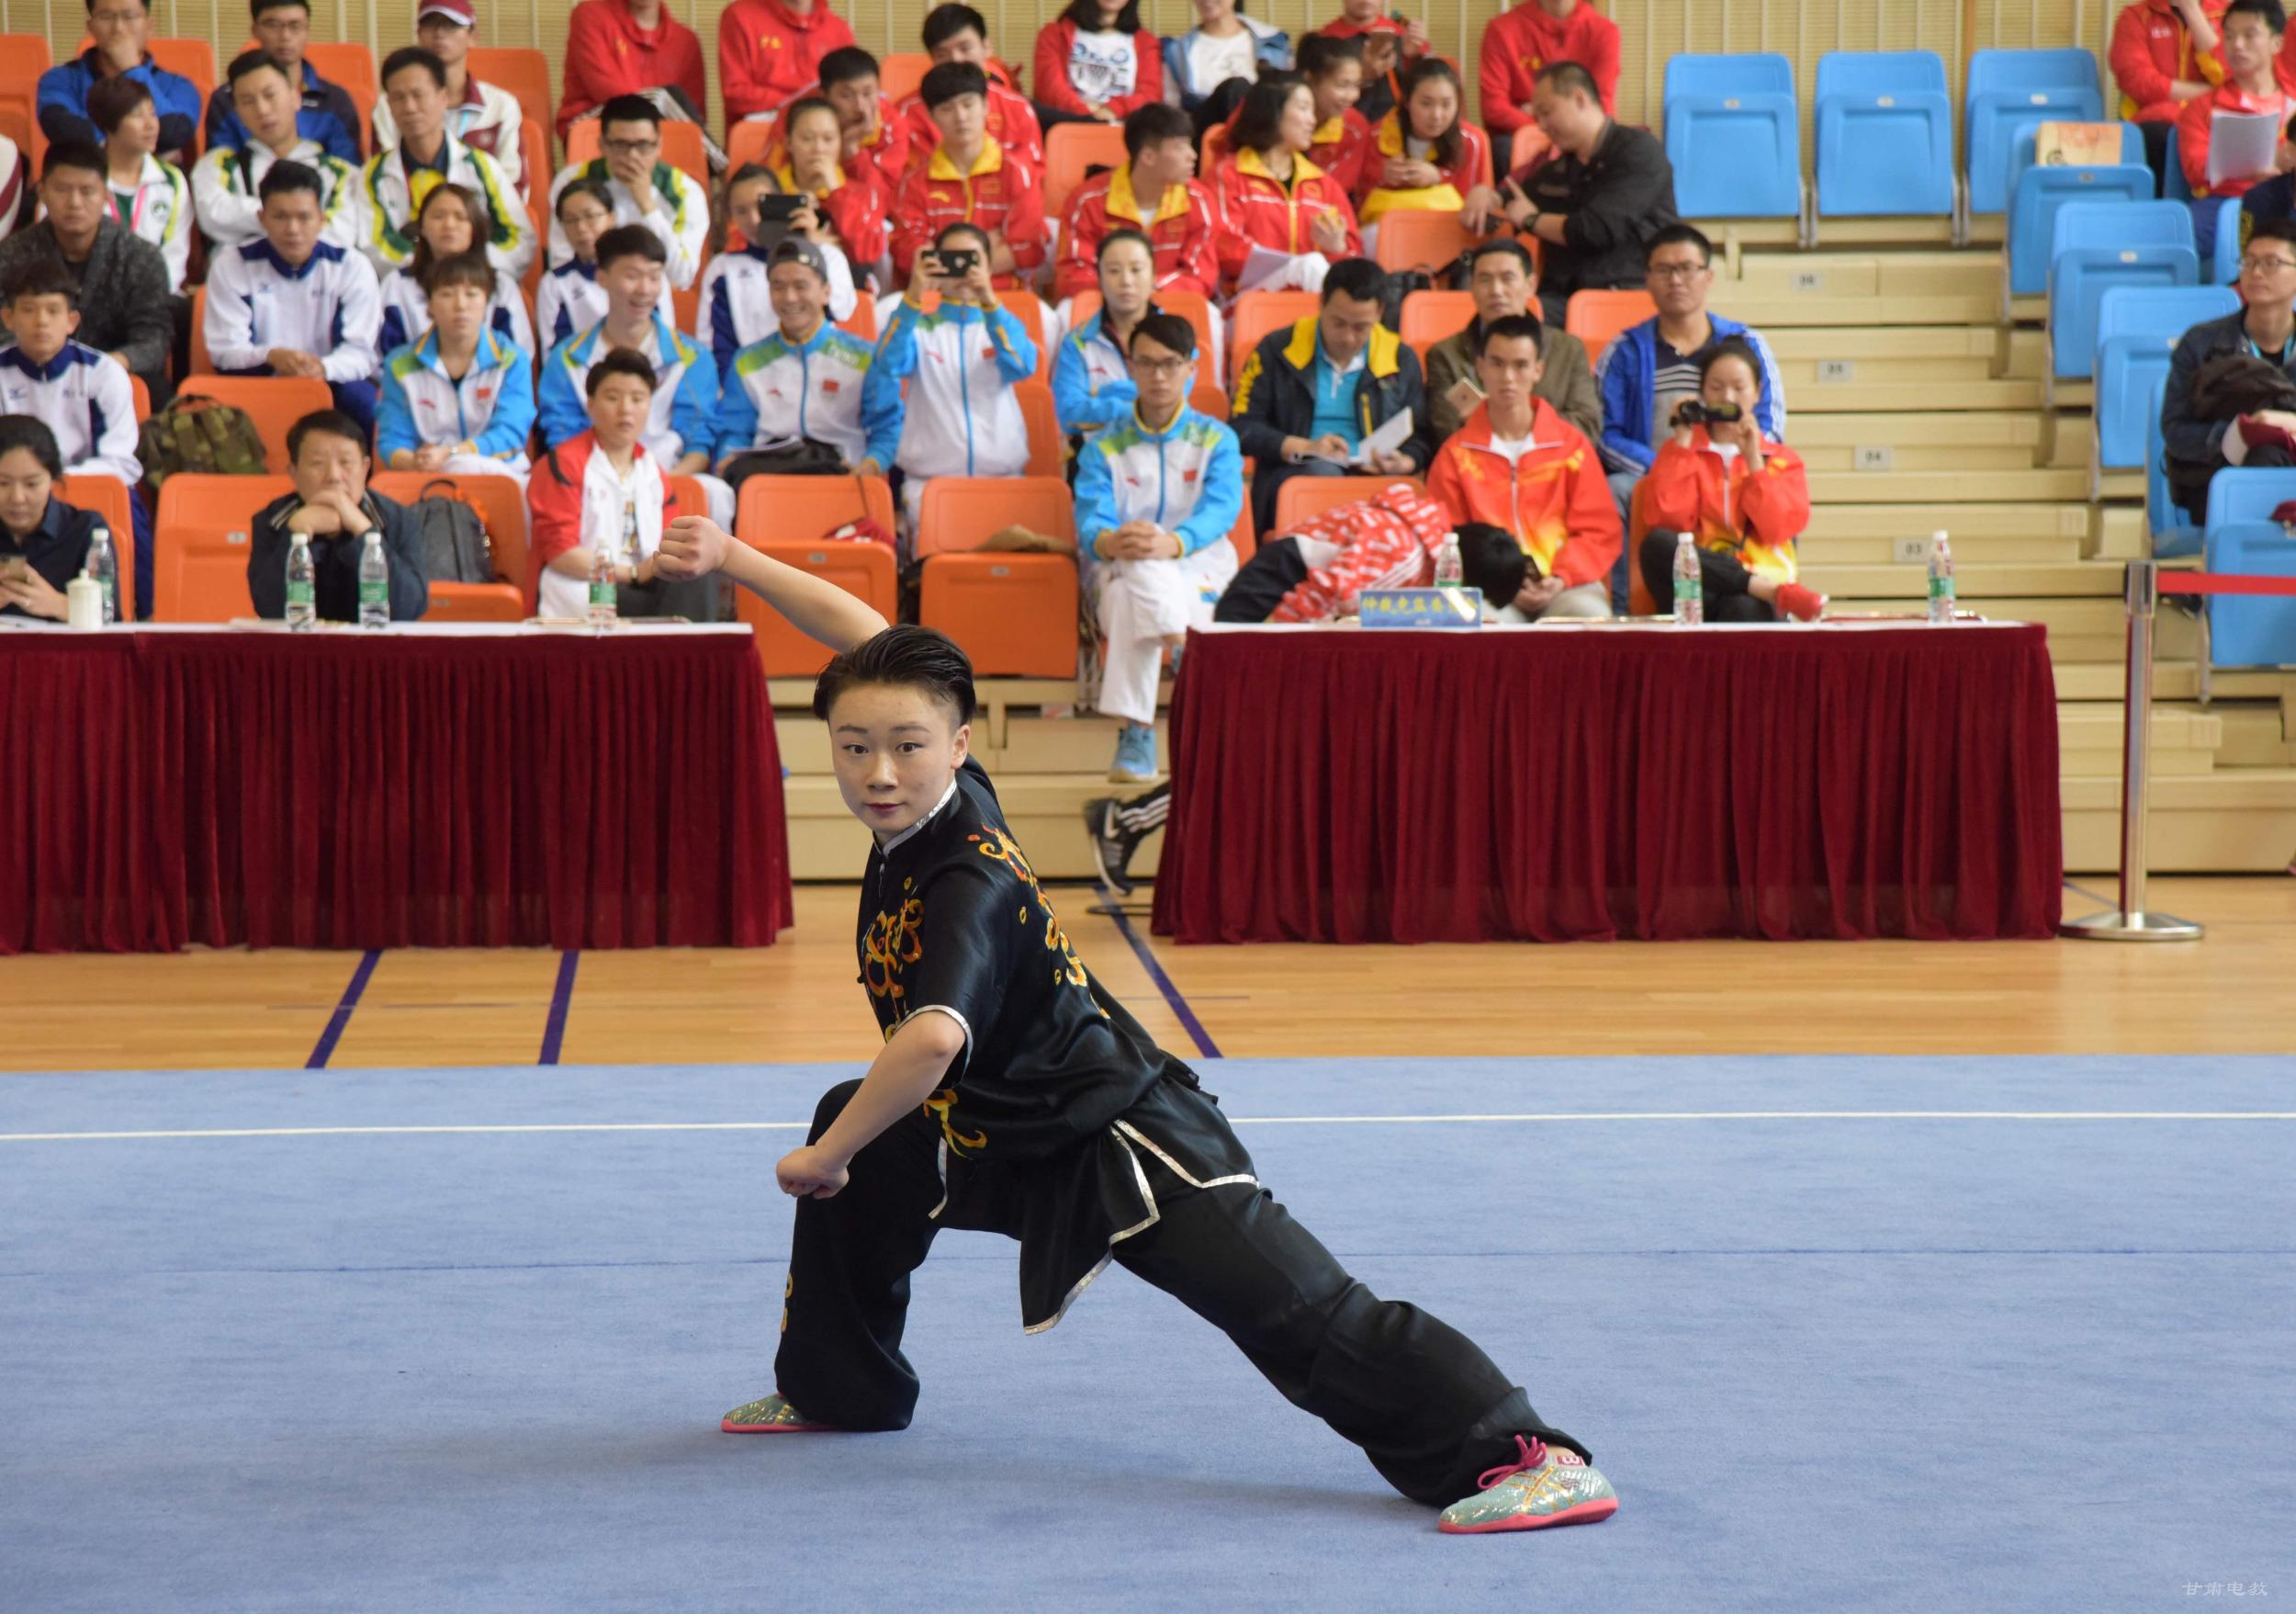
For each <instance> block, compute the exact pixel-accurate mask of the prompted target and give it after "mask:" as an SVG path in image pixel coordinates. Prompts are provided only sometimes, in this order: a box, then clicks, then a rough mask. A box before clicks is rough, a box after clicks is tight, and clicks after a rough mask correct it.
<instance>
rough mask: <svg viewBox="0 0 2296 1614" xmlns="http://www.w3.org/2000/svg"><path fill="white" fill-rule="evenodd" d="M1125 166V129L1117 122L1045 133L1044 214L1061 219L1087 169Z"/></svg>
mask: <svg viewBox="0 0 2296 1614" xmlns="http://www.w3.org/2000/svg"><path fill="white" fill-rule="evenodd" d="M1123 165H1124V130H1122V128H1121V127H1120V126H1119V125H1117V124H1113V123H1061V124H1055V125H1054V126H1053V127H1052V128H1051V129H1048V130H1045V131H1044V215H1045V217H1046V218H1048V219H1059V218H1061V217H1063V216H1064V214H1066V213H1067V211H1068V198H1070V197H1072V196H1074V195H1075V194H1076V187H1077V186H1081V185H1082V184H1084V182H1085V179H1086V170H1088V169H1092V168H1121V167H1122V166H1123Z"/></svg>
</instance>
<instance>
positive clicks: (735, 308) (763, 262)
mask: <svg viewBox="0 0 2296 1614" xmlns="http://www.w3.org/2000/svg"><path fill="white" fill-rule="evenodd" d="M781 188H782V186H781V181H779V180H778V179H775V178H774V177H773V172H772V170H771V169H770V168H765V167H761V166H760V165H759V164H755V163H747V164H743V165H742V166H741V167H739V168H737V169H736V170H735V171H734V176H733V177H732V178H731V179H729V180H727V181H726V217H727V220H728V221H729V222H730V223H731V224H732V226H733V228H734V229H736V230H738V231H740V232H741V239H742V244H741V245H740V246H738V247H735V248H731V249H729V250H727V251H726V252H722V253H720V254H717V255H716V256H715V257H714V258H712V259H711V260H710V261H709V265H708V266H707V267H705V268H704V269H703V271H702V278H701V281H700V283H699V284H700V289H701V305H702V317H701V321H700V324H701V329H700V330H698V331H696V332H695V333H694V334H695V335H696V336H699V337H702V338H703V339H704V341H705V342H706V344H707V345H708V347H709V349H710V351H711V352H712V353H714V354H715V355H716V356H717V367H718V368H719V369H720V370H723V371H725V372H726V373H727V374H729V375H730V374H731V373H732V370H733V364H734V355H736V354H737V353H739V352H740V351H741V350H742V349H743V348H745V347H747V346H748V345H749V344H751V343H753V342H762V341H764V340H765V339H766V338H767V337H768V336H770V335H771V334H772V333H773V332H774V330H775V329H776V328H777V327H778V326H779V325H780V324H781V316H780V315H778V314H776V313H775V312H774V311H773V298H772V294H771V290H770V289H769V288H768V287H767V284H766V270H767V267H768V263H767V260H768V259H769V258H770V257H771V255H772V249H773V248H774V247H775V246H776V245H778V244H780V243H779V241H768V242H766V243H765V244H763V245H760V244H759V237H760V235H761V234H762V233H764V231H763V229H762V225H763V222H764V221H763V220H762V218H761V217H760V210H761V209H760V204H761V202H762V200H763V198H766V197H769V196H775V195H779V194H780V192H781ZM571 194H572V191H571V190H570V189H569V190H568V191H565V192H561V193H560V198H559V199H560V201H561V203H563V201H564V199H565V198H566V197H568V196H570V195H571ZM801 217H803V218H806V219H814V218H816V215H815V214H812V213H806V214H804V215H801ZM558 220H559V222H560V223H561V224H564V225H566V227H567V229H568V231H569V232H570V231H572V228H573V226H572V223H571V222H570V220H568V218H567V215H566V212H565V209H564V208H563V207H561V209H560V210H559V213H558ZM820 233H821V229H820V225H819V224H818V223H817V222H816V224H815V226H814V228H813V230H812V231H810V232H809V231H805V230H804V229H802V228H800V227H799V226H798V225H796V224H794V223H793V224H792V225H791V226H790V227H789V229H788V231H786V233H785V235H784V236H783V237H782V239H786V237H787V236H788V235H795V236H798V237H800V238H801V239H804V240H806V241H811V242H812V243H814V244H815V245H816V246H818V247H820V248H821V259H822V262H823V263H825V264H827V265H828V266H829V318H830V319H832V320H835V321H837V322H839V323H843V322H845V321H847V320H850V319H851V318H852V317H853V310H854V309H856V308H858V307H859V306H860V297H859V294H858V293H857V292H856V291H855V290H854V288H853V266H852V263H851V261H850V259H848V258H847V257H846V255H845V254H844V253H843V252H842V251H840V250H839V249H838V247H837V246H836V245H835V244H834V243H826V242H823V241H821V240H820V239H819V236H820ZM552 274H553V275H554V276H555V275H556V274H557V271H556V270H553V271H552ZM543 289H544V291H545V292H547V291H548V290H549V281H548V280H545V281H544V282H543Z"/></svg>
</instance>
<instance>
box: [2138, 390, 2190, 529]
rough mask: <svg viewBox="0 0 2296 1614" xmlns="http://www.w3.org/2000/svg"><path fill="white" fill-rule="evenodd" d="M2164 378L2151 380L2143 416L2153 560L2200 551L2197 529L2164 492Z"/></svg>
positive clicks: (2147, 515)
mask: <svg viewBox="0 0 2296 1614" xmlns="http://www.w3.org/2000/svg"><path fill="white" fill-rule="evenodd" d="M2167 392H2168V377H2167V374H2166V373H2165V372H2164V373H2163V374H2161V375H2159V376H2156V377H2155V378H2154V380H2153V391H2152V401H2151V402H2150V403H2149V404H2148V405H2147V406H2146V408H2147V413H2146V415H2145V419H2144V525H2145V526H2146V527H2147V528H2149V529H2150V530H2151V532H2152V536H2153V559H2155V560H2175V559H2181V558H2182V557H2184V556H2187V555H2198V554H2199V553H2200V528H2199V527H2197V526H2194V525H2192V521H2191V518H2190V517H2189V516H2188V515H2186V514H2185V513H2184V511H2183V510H2182V509H2181V508H2179V507H2178V503H2177V501H2176V499H2175V497H2174V496H2173V495H2171V494H2170V492H2169V491H2168V445H2167V443H2166V442H2165V441H2164V440H2163V439H2162V437H2161V435H2160V405H2161V400H2162V399H2163V398H2165V397H2166V396H2167Z"/></svg>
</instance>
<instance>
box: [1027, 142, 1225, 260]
mask: <svg viewBox="0 0 2296 1614" xmlns="http://www.w3.org/2000/svg"><path fill="white" fill-rule="evenodd" d="M1124 151H1125V152H1126V156H1125V161H1124V166H1122V167H1121V168H1117V169H1113V170H1111V171H1109V173H1106V174H1096V175H1093V176H1092V177H1091V178H1090V179H1087V180H1086V181H1085V182H1084V184H1083V185H1081V186H1077V188H1076V194H1075V196H1073V197H1071V198H1069V201H1068V217H1067V218H1065V219H1064V220H1062V221H1061V244H1060V264H1059V267H1058V269H1057V270H1056V271H1055V273H1054V276H1053V280H1052V295H1053V299H1054V300H1055V301H1058V300H1060V299H1064V298H1071V297H1075V295H1076V294H1077V293H1078V292H1082V291H1090V290H1092V289H1094V288H1096V287H1097V285H1098V284H1099V280H1098V277H1097V264H1098V262H1099V258H1100V243H1101V242H1103V241H1105V240H1106V239H1108V235H1109V231H1112V230H1126V229H1130V230H1137V231H1140V232H1141V233H1142V234H1143V235H1145V236H1146V237H1147V238H1148V239H1149V240H1150V241H1152V242H1154V243H1155V247H1156V289H1157V290H1158V291H1193V292H1196V293H1198V294H1199V295H1200V296H1202V297H1205V298H1211V297H1213V296H1215V295H1217V293H1218V289H1219V286H1220V254H1219V238H1220V205H1219V204H1218V203H1217V202H1215V201H1214V200H1212V195H1211V192H1210V190H1208V189H1207V188H1205V187H1204V186H1201V185H1199V184H1197V183H1196V181H1195V178H1194V177H1193V176H1194V175H1195V173H1196V140H1195V130H1194V128H1193V126H1192V125H1190V124H1189V122H1188V120H1187V113H1185V112H1183V111H1181V110H1180V109H1179V108H1178V107H1167V106H1165V104H1164V103H1163V102H1162V101H1158V102H1156V103H1155V104H1154V106H1150V107H1141V108H1139V109H1138V110H1137V111H1134V112H1132V113H1131V114H1129V115H1127V116H1126V118H1125V119H1124Z"/></svg>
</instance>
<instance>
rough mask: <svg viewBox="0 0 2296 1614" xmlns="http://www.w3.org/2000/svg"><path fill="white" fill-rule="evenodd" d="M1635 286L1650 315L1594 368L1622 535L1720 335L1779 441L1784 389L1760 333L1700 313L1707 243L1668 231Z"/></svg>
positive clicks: (1621, 579)
mask: <svg viewBox="0 0 2296 1614" xmlns="http://www.w3.org/2000/svg"><path fill="white" fill-rule="evenodd" d="M1643 270H1644V284H1645V285H1646V286H1647V287H1648V288H1649V292H1650V300H1651V301H1652V302H1654V303H1656V304H1657V305H1658V310H1659V311H1658V314H1657V316H1656V317H1655V318H1653V319H1648V320H1645V321H1643V322H1642V323H1640V324H1639V325H1631V326H1628V327H1627V328H1626V330H1624V331H1621V332H1620V333H1618V334H1617V335H1615V336H1614V337H1612V338H1611V340H1610V344H1609V345H1608V346H1606V347H1604V349H1603V356H1602V358H1601V359H1600V361H1598V362H1597V363H1596V365H1595V367H1594V388H1595V390H1596V391H1597V392H1599V393H1601V394H1602V399H1603V437H1602V442H1601V444H1600V447H1601V449H1602V452H1603V470H1604V475H1605V476H1607V477H1608V479H1609V480H1610V490H1611V494H1612V496H1613V497H1614V498H1615V499H1616V500H1617V502H1618V524H1619V530H1621V531H1622V532H1624V531H1626V530H1628V523H1627V507H1628V506H1629V505H1630V504H1631V503H1632V502H1633V501H1634V491H1635V487H1636V485H1637V484H1638V483H1639V482H1640V481H1641V480H1642V479H1643V476H1644V474H1645V473H1647V472H1648V471H1649V468H1650V462H1651V461H1652V460H1653V459H1655V458H1657V457H1658V451H1659V446H1660V444H1662V443H1664V442H1665V441H1666V440H1667V438H1668V437H1669V436H1670V435H1672V433H1673V430H1674V412H1675V411H1676V410H1677V409H1679V408H1681V407H1682V405H1683V403H1685V402H1686V401H1689V400H1691V399H1693V398H1695V397H1697V396H1698V355H1699V354H1700V353H1701V352H1703V351H1705V349H1706V348H1708V347H1711V346H1712V345H1713V344H1715V343H1716V342H1719V341H1721V340H1722V338H1724V337H1725V336H1742V337H1744V338H1745V339H1746V342H1747V344H1748V345H1750V347H1752V348H1753V350H1754V352H1755V354H1756V355H1757V356H1759V357H1760V358H1761V401H1759V402H1758V403H1756V404H1755V406H1754V417H1755V419H1756V420H1757V421H1758V422H1759V423H1760V424H1761V435H1763V436H1764V437H1765V438H1767V439H1769V440H1770V441H1771V442H1773V443H1782V442H1784V440H1785V383H1784V380H1783V379H1782V378H1780V376H1779V374H1778V361H1777V359H1776V357H1775V356H1773V354H1772V353H1771V351H1770V344H1769V343H1767V342H1765V341H1763V340H1762V337H1761V333H1760V332H1759V331H1755V330H1752V329H1750V328H1749V327H1748V326H1746V325H1743V324H1740V323H1739V322H1738V321H1736V320H1726V319H1724V318H1723V317H1722V316H1721V315H1720V314H1717V313H1714V312H1712V311H1711V310H1708V309H1707V307H1706V294H1707V292H1708V291H1710V290H1712V289H1713V287H1714V243H1711V242H1709V241H1708V240H1707V239H1706V238H1705V235H1703V234H1702V233H1700V232H1699V231H1698V230H1697V229H1695V228H1694V226H1692V225H1688V224H1670V225H1668V226H1667V227H1666V228H1665V229H1663V230H1661V231H1659V232H1658V233H1657V234H1655V235H1653V236H1651V237H1650V243H1649V246H1647V247H1646V248H1644V249H1643ZM1633 547H1634V546H1633V545H1632V544H1627V545H1626V546H1625V547H1622V548H1621V549H1620V551H1619V557H1618V564H1617V566H1616V567H1615V569H1614V570H1613V573H1612V576H1611V609H1612V610H1614V611H1618V612H1622V613H1623V612H1624V611H1625V610H1626V565H1627V562H1628V559H1629V552H1630V551H1631V550H1632V549H1633Z"/></svg>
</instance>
